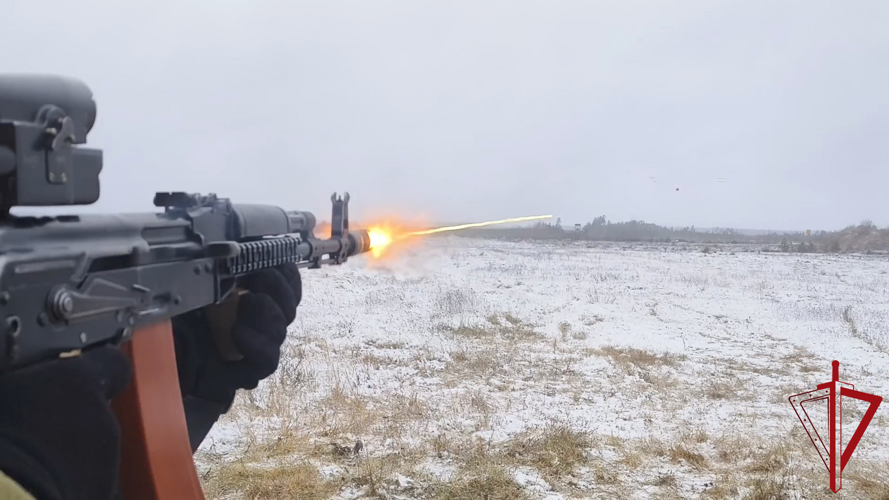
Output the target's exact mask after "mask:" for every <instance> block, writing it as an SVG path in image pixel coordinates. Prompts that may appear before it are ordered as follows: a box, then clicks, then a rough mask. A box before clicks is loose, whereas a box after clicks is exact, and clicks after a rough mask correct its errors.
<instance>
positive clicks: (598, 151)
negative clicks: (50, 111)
mask: <svg viewBox="0 0 889 500" xmlns="http://www.w3.org/2000/svg"><path fill="white" fill-rule="evenodd" d="M887 25H889V2H886V1H883V0H878V1H864V0H857V1H855V2H836V1H828V0H815V1H813V0H806V1H780V2H775V1H753V0H743V1H716V0H701V1H672V2H662V1H654V0H651V1H646V2H643V1H628V0H615V1H609V2H605V1H580V0H578V1H556V0H546V1H535V2H532V1H517V0H510V1H480V0H472V1H453V0H448V1H444V0H441V1H436V2H431V1H417V0H402V1H354V2H341V1H330V0H324V1H323V2H322V1H315V2H303V1H285V0H280V1H259V0H243V1H232V0H214V1H212V2H211V1H209V0H206V1H201V2H197V1H191V2H189V1H185V0H176V1H168V0H163V1H158V0H152V1H145V2H136V1H127V2H121V1H111V0H107V1H101V2H99V1H79V2H71V1H67V0H66V1H59V0H41V1H29V0H6V1H5V2H4V5H3V15H2V17H0V42H2V46H3V47H4V54H3V58H2V67H3V70H4V71H15V72H43V73H61V74H65V75H69V76H74V77H78V78H80V79H82V80H84V81H85V82H86V83H87V84H88V85H89V86H90V87H91V88H92V89H93V92H94V94H95V96H96V100H97V102H98V108H99V113H98V119H97V123H96V126H95V127H94V129H93V133H92V134H91V135H90V144H91V145H94V146H97V147H101V148H103V149H104V151H105V166H104V170H103V173H102V178H101V179H102V197H101V200H100V202H99V203H98V204H97V206H96V207H95V208H97V209H101V210H103V211H110V210H114V211H120V210H123V211H142V210H151V209H153V207H152V206H151V200H152V197H153V193H154V192H155V191H158V190H185V191H201V192H216V193H218V194H220V195H224V196H228V197H231V198H233V199H234V200H235V201H240V202H264V203H273V204H277V205H281V206H284V207H287V208H291V209H304V210H312V211H315V212H316V214H317V215H319V218H329V215H328V212H329V197H330V193H332V192H333V191H342V190H348V191H350V192H351V195H352V203H351V210H352V214H353V217H355V218H358V217H361V218H367V217H369V216H377V215H379V214H384V213H399V212H400V213H404V214H406V215H407V216H416V215H417V214H423V215H425V216H427V217H429V218H432V219H435V220H448V221H457V220H459V221H474V220H484V219H494V218H503V217H511V216H519V215H534V214H546V213H552V214H554V215H557V216H560V217H561V218H562V220H563V222H564V223H566V224H573V223H575V222H586V221H588V220H592V219H593V218H594V217H595V216H597V215H602V214H604V215H606V216H607V217H608V218H609V219H611V220H612V221H619V220H629V219H642V220H645V221H648V222H655V223H659V224H665V225H692V224H694V225H697V226H699V227H713V226H718V227H726V226H732V227H739V228H763V229H768V228H772V229H806V228H825V229H833V228H840V227H843V226H845V225H847V224H850V223H857V222H858V221H860V220H861V219H865V218H870V219H872V220H873V221H874V222H876V223H877V224H879V225H887V224H889V198H887V191H889V189H887V188H889V186H887V180H889V168H887V167H889V162H887V159H889V29H886V26H887ZM719 179H724V182H719V181H718V180H719ZM677 187H678V188H679V191H676V188H677Z"/></svg>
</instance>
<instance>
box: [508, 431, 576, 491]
mask: <svg viewBox="0 0 889 500" xmlns="http://www.w3.org/2000/svg"><path fill="white" fill-rule="evenodd" d="M591 446H592V441H591V439H590V435H589V434H588V433H585V432H581V431H577V430H574V429H572V428H571V427H569V426H567V425H563V424H550V425H548V426H546V427H544V428H542V429H534V430H530V431H526V432H524V433H522V434H520V435H518V436H516V437H515V438H513V439H512V440H510V442H509V444H508V446H507V448H506V452H505V453H506V455H507V456H508V457H510V458H511V459H513V460H514V461H515V462H516V463H519V464H522V465H526V466H530V467H534V468H535V469H537V471H538V472H540V473H541V474H543V475H544V476H546V477H549V478H559V477H563V476H565V475H568V474H571V473H572V472H573V471H574V469H575V468H576V467H577V466H578V465H580V464H582V463H584V461H585V460H586V454H587V449H589V448H590V447H591Z"/></svg>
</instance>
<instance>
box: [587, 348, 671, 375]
mask: <svg viewBox="0 0 889 500" xmlns="http://www.w3.org/2000/svg"><path fill="white" fill-rule="evenodd" d="M591 353H592V354H595V355H598V356H603V357H607V358H610V359H611V360H612V362H614V364H615V365H616V366H617V367H618V368H621V369H622V370H623V371H624V372H625V373H627V374H632V373H633V372H634V371H635V370H634V368H638V369H650V368H658V367H663V366H667V367H676V366H679V364H680V363H681V362H682V361H684V360H685V359H686V357H685V356H684V355H681V354H672V353H663V354H655V353H653V352H650V351H645V350H642V349H636V348H633V347H615V346H605V347H602V348H600V349H595V350H593V351H591Z"/></svg>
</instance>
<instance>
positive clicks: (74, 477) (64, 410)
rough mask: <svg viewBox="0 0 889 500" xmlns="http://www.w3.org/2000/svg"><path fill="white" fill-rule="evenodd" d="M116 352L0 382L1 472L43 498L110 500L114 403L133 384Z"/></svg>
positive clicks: (115, 452) (116, 441) (97, 352)
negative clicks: (111, 406) (112, 407)
mask: <svg viewBox="0 0 889 500" xmlns="http://www.w3.org/2000/svg"><path fill="white" fill-rule="evenodd" d="M131 379H132V368H131V366H130V362H129V360H128V359H127V358H126V356H125V355H124V354H123V353H122V352H121V351H120V350H119V349H118V348H116V347H111V346H107V347H99V348H96V349H93V350H91V351H89V352H86V353H84V354H83V355H81V356H77V357H74V358H68V359H57V360H53V361H50V362H46V363H42V364H38V365H35V366H32V367H28V368H24V369H20V370H18V371H15V372H11V373H7V374H5V375H3V376H0V470H2V471H3V472H4V473H5V474H6V475H7V476H9V477H10V478H12V479H13V480H15V481H16V482H17V483H19V485H21V486H22V488H24V489H26V490H27V491H28V492H30V493H31V494H32V495H33V496H35V497H36V498H39V499H44V498H45V499H53V500H55V499H64V500H70V499H108V498H111V495H112V494H113V492H115V491H116V490H117V482H118V474H119V472H120V471H119V469H120V427H118V424H117V420H116V419H115V417H114V414H113V413H112V412H111V409H110V408H109V406H108V401H109V399H111V398H113V397H115V396H116V395H117V394H119V393H120V392H121V391H123V389H124V388H125V387H126V386H127V385H128V384H129V383H130V380H131Z"/></svg>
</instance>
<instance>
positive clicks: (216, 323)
mask: <svg viewBox="0 0 889 500" xmlns="http://www.w3.org/2000/svg"><path fill="white" fill-rule="evenodd" d="M245 293H247V292H246V291H245V290H240V289H235V290H233V291H232V293H231V295H229V297H228V298H227V299H225V300H224V301H222V302H220V303H218V304H210V305H208V306H207V307H205V308H204V314H205V315H206V317H207V323H208V324H209V325H210V331H211V332H212V333H213V341H214V343H215V344H216V350H217V351H219V357H220V358H221V359H222V360H223V361H240V360H241V359H243V358H244V356H243V355H242V354H241V353H240V352H238V348H237V346H235V340H234V337H232V326H234V324H235V319H237V316H238V304H239V303H240V299H241V295H243V294H245Z"/></svg>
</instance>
